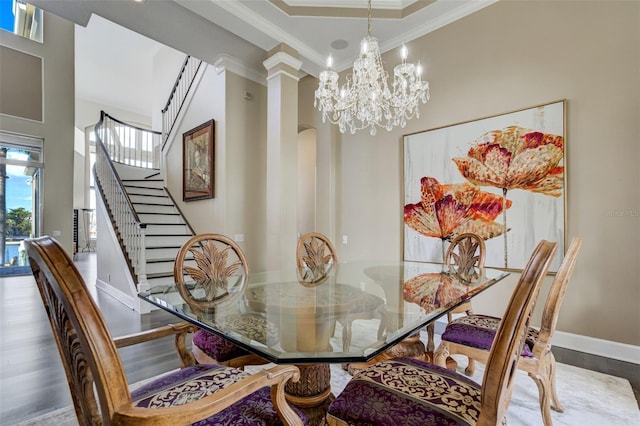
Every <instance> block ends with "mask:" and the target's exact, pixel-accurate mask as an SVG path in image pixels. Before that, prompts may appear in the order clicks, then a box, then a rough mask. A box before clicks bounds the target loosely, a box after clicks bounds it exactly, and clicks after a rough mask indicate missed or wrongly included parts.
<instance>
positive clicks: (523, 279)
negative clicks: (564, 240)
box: [477, 240, 557, 426]
mask: <svg viewBox="0 0 640 426" xmlns="http://www.w3.org/2000/svg"><path fill="white" fill-rule="evenodd" d="M556 248H557V243H553V242H549V241H544V240H543V241H541V242H540V243H539V244H538V246H537V247H536V248H535V250H534V251H533V253H532V255H531V258H530V259H529V262H528V263H527V265H526V266H525V268H524V270H523V271H522V274H521V275H520V279H519V281H518V284H517V286H516V288H515V290H514V291H513V293H512V295H511V299H510V301H509V304H508V305H507V309H506V312H505V314H504V315H503V317H502V321H501V322H500V327H499V328H498V331H497V333H496V336H495V339H494V340H493V345H492V346H491V351H490V354H489V358H488V360H487V364H486V368H485V372H484V377H483V380H482V397H481V410H480V416H479V418H478V422H477V425H479V426H487V425H497V424H499V423H500V421H502V419H503V418H504V414H505V412H506V410H507V407H508V406H509V401H510V399H511V393H512V390H513V383H514V379H515V376H516V372H517V368H518V362H519V360H520V353H521V352H522V347H523V345H524V339H525V336H526V330H527V329H528V327H529V321H530V318H531V313H532V311H533V308H534V306H535V301H536V299H537V298H538V293H539V292H540V288H541V287H542V282H543V280H544V277H545V275H546V273H547V271H548V269H549V265H550V264H551V260H552V258H553V255H554V253H555V251H556Z"/></svg>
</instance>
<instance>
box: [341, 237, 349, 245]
mask: <svg viewBox="0 0 640 426" xmlns="http://www.w3.org/2000/svg"><path fill="white" fill-rule="evenodd" d="M348 243H349V237H347V236H346V235H343V236H342V244H348Z"/></svg>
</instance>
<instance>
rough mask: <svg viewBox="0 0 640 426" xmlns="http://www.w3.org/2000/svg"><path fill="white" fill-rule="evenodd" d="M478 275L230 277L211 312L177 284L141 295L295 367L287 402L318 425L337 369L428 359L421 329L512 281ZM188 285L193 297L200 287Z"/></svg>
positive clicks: (352, 269)
mask: <svg viewBox="0 0 640 426" xmlns="http://www.w3.org/2000/svg"><path fill="white" fill-rule="evenodd" d="M480 272H481V273H479V274H478V277H477V279H474V280H473V281H471V282H470V281H468V280H461V279H459V278H458V277H457V276H456V273H455V272H453V271H451V270H450V269H449V268H448V267H447V266H446V265H443V264H438V263H426V262H410V261H380V260H372V261H364V260H363V261H353V262H345V263H336V264H330V265H326V266H325V267H324V268H323V269H322V270H321V271H317V270H314V271H309V270H301V269H300V268H297V267H295V265H292V267H291V268H283V269H281V270H274V271H266V272H251V273H249V274H248V275H247V276H244V275H243V276H237V277H234V276H232V277H229V280H228V282H227V283H226V286H227V288H226V290H225V291H226V292H227V294H226V297H224V302H223V303H215V304H211V306H208V307H206V308H203V306H202V304H197V305H195V304H193V303H187V302H186V301H185V299H184V298H183V297H182V296H181V293H180V291H178V289H177V288H176V284H168V285H158V286H154V287H151V288H149V289H147V290H145V291H142V292H140V293H139V294H138V296H139V297H140V298H142V299H143V300H146V301H147V302H149V303H151V304H153V305H155V306H157V307H159V308H161V309H163V310H165V311H168V312H170V313H172V314H174V315H175V316H176V317H179V318H181V319H183V320H185V321H188V322H190V323H192V324H194V325H196V326H198V327H200V328H202V329H204V330H207V331H208V332H211V333H214V334H216V335H219V336H222V337H223V338H224V339H226V340H228V341H229V342H232V343H234V344H236V345H238V346H239V347H241V348H243V349H245V350H247V351H249V352H251V353H254V354H256V355H258V356H260V357H262V358H264V359H266V360H268V361H270V362H273V363H275V364H294V365H296V366H298V368H299V369H300V380H299V381H298V382H295V383H293V382H291V383H288V384H287V387H286V393H287V399H288V400H289V402H290V403H291V404H293V405H295V406H297V407H298V408H300V409H302V410H303V411H305V413H308V416H309V417H310V420H311V421H310V424H320V423H321V421H322V419H323V418H324V411H325V409H326V407H327V406H328V404H329V403H330V402H331V400H332V399H333V395H332V393H331V384H330V380H331V369H330V365H331V364H342V365H352V364H353V365H366V364H367V363H371V362H374V361H376V360H378V359H380V357H384V356H385V354H392V355H391V356H413V357H418V358H422V357H423V356H424V354H425V346H424V343H423V342H422V341H421V340H420V338H419V332H420V330H422V329H423V328H424V327H425V326H427V325H428V324H430V323H431V322H433V321H435V320H436V319H437V318H439V317H441V316H443V315H445V314H446V313H447V312H449V311H450V310H452V309H454V308H455V307H456V306H458V305H460V304H462V303H464V302H466V301H469V300H470V299H472V298H474V297H475V296H477V295H478V294H480V293H482V292H483V291H485V290H487V289H489V288H490V287H492V286H493V285H494V284H496V283H497V282H499V281H501V280H502V279H504V278H505V277H506V276H507V275H509V274H508V272H505V271H502V270H498V269H490V268H484V269H482V270H481V271H480ZM187 287H188V288H189V289H190V290H189V291H191V292H193V295H194V296H195V297H197V296H198V292H202V291H203V290H202V286H198V285H196V283H193V284H192V285H191V286H189V284H188V283H187ZM371 300H376V301H379V302H378V303H371ZM256 316H257V317H259V318H261V319H262V321H255V318H256ZM249 318H251V321H243V320H244V319H249ZM347 320H349V321H347ZM347 323H348V324H349V330H348V331H349V334H348V339H347V340H345V339H344V338H343V334H344V333H346V330H345V324H347ZM256 327H257V328H261V329H260V330H257V329H256ZM387 357H389V356H388V355H387Z"/></svg>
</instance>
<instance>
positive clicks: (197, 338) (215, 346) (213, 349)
mask: <svg viewBox="0 0 640 426" xmlns="http://www.w3.org/2000/svg"><path fill="white" fill-rule="evenodd" d="M193 344H194V346H197V347H198V348H200V349H201V350H202V352H204V353H205V354H207V355H209V356H210V357H211V358H213V359H215V360H216V361H219V362H225V361H229V360H230V359H233V358H237V357H239V356H243V355H248V354H249V352H248V351H246V350H244V349H242V348H241V347H240V346H238V345H236V344H234V343H231V342H230V341H228V340H226V339H225V338H223V337H220V336H218V335H216V334H213V333H209V332H208V331H205V330H202V329H200V330H198V331H196V332H195V333H194V334H193Z"/></svg>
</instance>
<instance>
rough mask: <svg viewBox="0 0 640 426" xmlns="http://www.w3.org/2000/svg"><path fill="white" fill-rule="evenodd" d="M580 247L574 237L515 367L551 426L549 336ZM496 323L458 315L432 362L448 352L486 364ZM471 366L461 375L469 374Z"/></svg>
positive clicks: (554, 402)
mask: <svg viewBox="0 0 640 426" xmlns="http://www.w3.org/2000/svg"><path fill="white" fill-rule="evenodd" d="M581 247H582V238H574V239H573V240H572V242H571V245H570V246H569V249H568V250H567V253H566V254H565V256H564V259H563V260H562V264H561V265H560V268H559V269H558V272H557V274H556V277H555V279H554V280H553V283H552V284H551V288H550V290H549V294H548V295H547V300H546V302H545V305H544V309H543V311H542V319H541V325H540V329H536V328H533V327H529V329H528V330H527V335H526V340H525V345H524V347H523V349H522V352H521V354H520V355H521V356H520V362H519V364H518V365H519V368H520V369H521V370H524V371H526V372H527V373H528V375H529V377H531V378H532V379H533V381H534V382H535V383H536V385H537V387H538V393H539V399H540V411H541V413H542V419H543V421H544V424H545V426H551V425H552V424H553V423H552V420H551V411H550V408H551V407H553V409H554V410H555V411H558V412H562V411H563V408H562V405H560V401H559V400H558V394H557V391H556V361H555V358H554V356H553V353H552V352H551V338H552V337H553V334H554V332H555V328H556V323H557V321H558V314H559V313H560V306H561V305H562V300H563V298H564V294H565V292H566V289H567V285H568V283H569V279H570V278H571V275H572V273H573V268H574V266H575V264H576V260H577V258H578V253H579V251H580V248H581ZM499 325H500V318H497V317H493V316H488V315H479V314H474V315H470V316H467V317H461V318H458V319H456V320H454V321H452V322H450V323H449V324H448V325H447V328H446V329H445V332H444V333H443V334H442V341H441V343H440V346H438V349H437V350H436V353H435V363H436V364H437V365H440V366H444V363H445V360H446V359H447V357H449V356H450V355H454V354H461V355H467V356H469V357H471V358H474V359H476V360H478V361H479V362H482V363H486V362H487V360H488V358H489V353H490V352H489V351H490V349H491V344H492V342H493V339H494V338H495V334H496V331H497V329H498V327H499ZM473 372H474V370H473V365H471V364H470V365H469V366H468V367H467V369H466V370H465V374H467V375H469V376H472V375H473Z"/></svg>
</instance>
